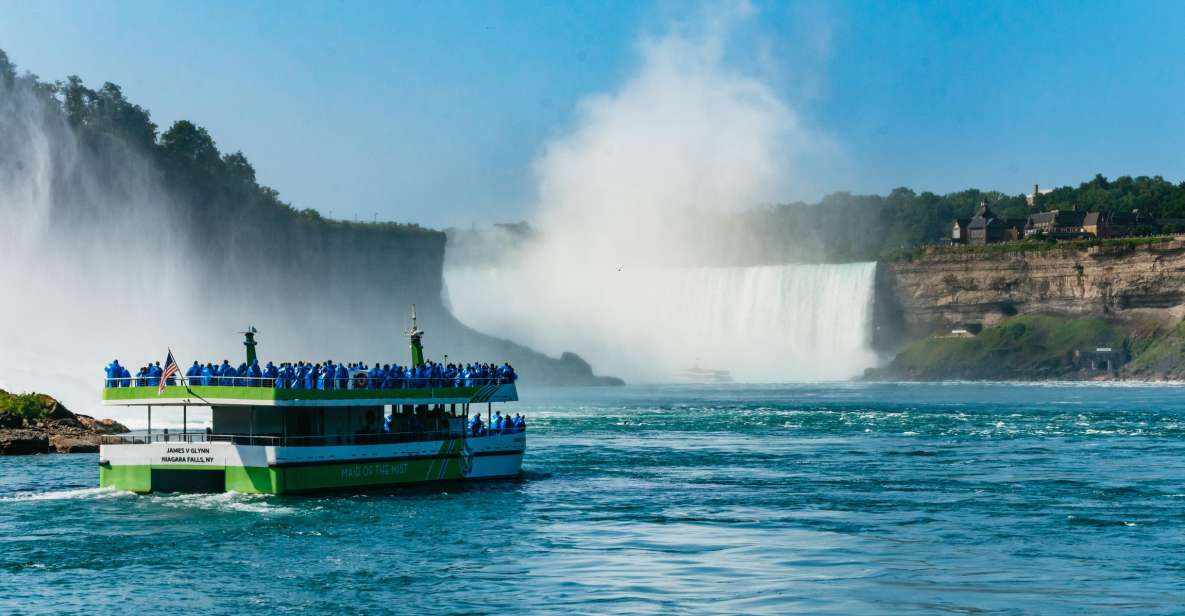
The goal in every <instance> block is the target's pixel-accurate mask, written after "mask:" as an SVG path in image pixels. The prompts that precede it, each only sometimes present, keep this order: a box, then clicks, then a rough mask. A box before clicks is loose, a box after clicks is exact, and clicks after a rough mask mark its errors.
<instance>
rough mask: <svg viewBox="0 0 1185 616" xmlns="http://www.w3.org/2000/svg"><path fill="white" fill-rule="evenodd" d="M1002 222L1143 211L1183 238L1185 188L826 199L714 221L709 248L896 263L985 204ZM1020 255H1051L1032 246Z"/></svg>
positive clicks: (1087, 186) (1096, 186) (1152, 183)
mask: <svg viewBox="0 0 1185 616" xmlns="http://www.w3.org/2000/svg"><path fill="white" fill-rule="evenodd" d="M985 199H986V200H987V201H988V202H989V203H990V204H991V207H992V210H993V211H994V212H996V214H998V215H1000V216H1004V217H1013V218H1023V217H1025V216H1027V215H1029V214H1030V213H1032V212H1033V211H1043V210H1051V209H1071V208H1073V207H1075V206H1077V207H1079V208H1080V209H1082V210H1084V211H1104V212H1106V211H1120V212H1130V211H1132V210H1137V209H1138V210H1140V211H1141V212H1146V213H1149V214H1151V215H1152V216H1154V217H1156V218H1157V219H1159V220H1161V221H1170V222H1168V223H1167V224H1166V225H1165V227H1164V228H1165V230H1166V231H1167V232H1170V233H1172V232H1176V231H1185V225H1182V224H1181V223H1174V222H1171V220H1172V219H1182V218H1185V182H1181V183H1177V184H1174V183H1172V182H1169V181H1168V180H1165V179H1164V178H1162V177H1160V176H1153V177H1146V176H1141V177H1134V178H1133V177H1128V176H1123V177H1119V178H1116V179H1114V180H1108V179H1107V178H1105V177H1103V176H1101V175H1096V176H1095V177H1094V178H1093V179H1091V180H1089V181H1086V182H1083V183H1081V184H1079V185H1078V186H1077V187H1070V186H1066V187H1062V188H1058V189H1056V190H1054V191H1052V192H1049V193H1045V194H1042V195H1039V196H1038V197H1037V200H1036V204H1035V205H1034V206H1032V207H1030V206H1029V205H1028V204H1027V202H1026V201H1025V195H1024V194H1006V193H1003V192H999V191H990V190H980V189H975V188H972V189H968V190H962V191H958V192H952V193H947V194H944V195H939V194H935V193H932V192H928V191H925V192H921V193H918V192H915V191H914V190H911V189H909V188H904V187H903V188H896V189H894V190H892V191H891V192H890V193H889V194H888V195H883V196H882V195H853V194H850V193H846V192H840V193H835V194H832V195H828V196H827V197H824V198H823V199H822V200H821V201H819V202H818V203H814V204H807V203H801V202H799V203H788V204H782V205H772V206H767V207H761V208H757V209H754V210H750V211H747V212H745V213H743V214H740V215H738V216H735V217H732V218H730V219H727V220H721V221H711V222H710V224H707V225H706V226H709V227H711V229H712V230H711V234H712V237H711V242H710V244H721V248H720V249H719V250H718V252H719V253H720V254H721V255H725V256H727V257H728V258H731V259H732V260H734V261H741V262H760V263H786V262H794V261H816V262H848V261H872V260H876V259H882V258H885V259H893V258H899V257H901V256H903V255H908V254H911V253H912V252H913V251H914V249H917V248H919V247H922V246H926V245H929V244H934V243H937V242H940V241H942V240H944V239H946V238H947V237H948V235H949V234H950V229H951V222H952V221H953V220H954V219H956V218H970V217H971V216H972V215H973V214H974V212H975V208H976V207H977V206H978V204H979V203H980V201H982V200H985ZM1022 249H1045V248H1044V245H1043V244H1042V243H1036V242H1035V243H1034V245H1032V246H1028V247H1025V248H1022Z"/></svg>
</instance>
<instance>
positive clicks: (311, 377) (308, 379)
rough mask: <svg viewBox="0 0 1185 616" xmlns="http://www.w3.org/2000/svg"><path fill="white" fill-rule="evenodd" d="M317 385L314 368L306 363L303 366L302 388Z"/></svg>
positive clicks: (310, 387) (311, 387)
mask: <svg viewBox="0 0 1185 616" xmlns="http://www.w3.org/2000/svg"><path fill="white" fill-rule="evenodd" d="M316 387H317V373H316V372H315V371H314V368H313V367H312V366H310V365H308V364H305V367H304V388H305V389H314V388H316Z"/></svg>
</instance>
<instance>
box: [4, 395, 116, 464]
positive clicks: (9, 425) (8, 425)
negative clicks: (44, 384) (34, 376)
mask: <svg viewBox="0 0 1185 616" xmlns="http://www.w3.org/2000/svg"><path fill="white" fill-rule="evenodd" d="M127 431H128V429H127V426H124V425H123V424H121V423H119V422H117V421H114V420H111V419H95V418H94V417H90V416H87V415H79V414H76V413H72V412H70V410H69V409H67V408H66V407H65V406H63V405H62V403H60V402H58V401H57V400H55V399H53V398H52V397H50V396H47V395H45V394H22V395H14V394H10V393H8V392H6V391H4V390H2V389H0V455H29V454H36V453H95V452H98V451H99V437H100V436H102V435H104V434H122V433H125V432H127Z"/></svg>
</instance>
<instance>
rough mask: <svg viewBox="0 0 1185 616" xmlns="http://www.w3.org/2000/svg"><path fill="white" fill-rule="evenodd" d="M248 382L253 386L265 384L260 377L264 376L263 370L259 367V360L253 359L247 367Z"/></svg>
mask: <svg viewBox="0 0 1185 616" xmlns="http://www.w3.org/2000/svg"><path fill="white" fill-rule="evenodd" d="M247 378H248V379H250V380H248V381H247V384H248V385H250V386H251V387H259V386H260V385H263V383H262V382H261V381H260V379H262V378H263V371H262V370H260V369H259V360H258V359H256V360H252V362H251V365H250V366H248V367H247Z"/></svg>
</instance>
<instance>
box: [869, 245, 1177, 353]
mask: <svg viewBox="0 0 1185 616" xmlns="http://www.w3.org/2000/svg"><path fill="white" fill-rule="evenodd" d="M986 248H990V249H991V250H985V249H981V250H975V249H961V250H957V249H956V250H951V249H932V250H929V251H926V252H925V253H923V254H921V255H919V256H917V257H915V258H913V259H911V260H901V261H896V262H892V263H885V264H882V267H881V268H880V272H881V277H880V280H879V281H878V287H879V288H878V301H879V302H881V305H880V306H879V309H878V319H879V322H878V327H879V328H881V329H882V330H887V331H886V333H885V334H884V335H882V336H881V340H882V342H884V343H887V344H891V343H892V342H893V341H900V340H901V339H903V338H904V339H910V338H916V337H919V336H925V335H929V334H933V333H939V332H944V333H945V332H949V331H950V330H951V329H952V327H954V326H957V325H960V324H978V325H984V326H990V325H995V324H997V323H999V322H1000V321H1002V320H1003V319H1005V318H1007V317H1010V316H1013V315H1018V314H1053V315H1069V316H1101V317H1105V318H1108V319H1116V320H1123V319H1125V318H1128V317H1140V318H1151V319H1154V320H1156V321H1158V322H1160V323H1162V324H1164V325H1169V324H1172V323H1175V322H1177V321H1180V319H1181V317H1182V315H1183V314H1185V308H1183V306H1185V241H1182V240H1181V239H1175V240H1166V241H1164V242H1159V243H1145V244H1139V243H1135V242H1130V243H1123V242H1116V243H1113V244H1103V245H1093V246H1089V245H1080V246H1048V247H1039V248H1033V247H1031V246H1029V247H1026V248H1027V249H1021V248H1020V247H1018V248H1017V249H1016V250H1011V251H1010V250H1008V248H1007V246H1005V245H1000V246H990V247H986Z"/></svg>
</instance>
